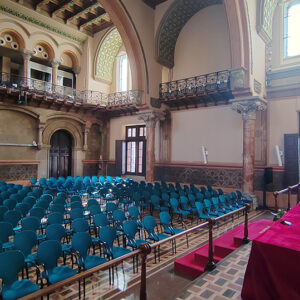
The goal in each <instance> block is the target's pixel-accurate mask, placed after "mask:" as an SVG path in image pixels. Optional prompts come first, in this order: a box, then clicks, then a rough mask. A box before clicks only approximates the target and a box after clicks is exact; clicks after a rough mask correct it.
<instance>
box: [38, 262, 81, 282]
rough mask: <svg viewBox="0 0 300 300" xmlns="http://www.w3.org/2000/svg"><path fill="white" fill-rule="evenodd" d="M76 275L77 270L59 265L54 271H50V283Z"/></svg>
mask: <svg viewBox="0 0 300 300" xmlns="http://www.w3.org/2000/svg"><path fill="white" fill-rule="evenodd" d="M43 273H44V272H43ZM74 275H76V271H75V270H73V269H71V268H69V267H67V266H59V267H55V268H53V269H52V271H51V272H49V275H48V280H49V282H50V283H56V282H59V281H62V280H64V279H67V278H69V277H71V276H74Z"/></svg>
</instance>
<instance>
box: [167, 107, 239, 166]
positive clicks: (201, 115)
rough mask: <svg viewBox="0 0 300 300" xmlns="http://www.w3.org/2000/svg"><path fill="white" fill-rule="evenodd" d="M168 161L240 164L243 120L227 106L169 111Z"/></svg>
mask: <svg viewBox="0 0 300 300" xmlns="http://www.w3.org/2000/svg"><path fill="white" fill-rule="evenodd" d="M171 117H172V130H171V149H172V150H171V160H172V161H173V162H176V161H179V162H198V163H199V162H203V158H202V153H201V146H205V148H206V150H207V151H208V162H209V163H242V153H243V121H242V118H241V116H240V115H239V114H237V113H236V112H234V111H233V110H232V109H231V107H230V106H220V107H206V108H201V109H197V110H196V109H195V110H188V111H178V112H175V111H174V112H172V116H171Z"/></svg>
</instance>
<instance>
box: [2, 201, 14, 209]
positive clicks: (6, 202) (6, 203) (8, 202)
mask: <svg viewBox="0 0 300 300" xmlns="http://www.w3.org/2000/svg"><path fill="white" fill-rule="evenodd" d="M3 205H5V206H6V207H7V208H8V209H9V210H13V209H14V208H15V207H16V205H17V201H16V200H15V199H5V200H4V201H3Z"/></svg>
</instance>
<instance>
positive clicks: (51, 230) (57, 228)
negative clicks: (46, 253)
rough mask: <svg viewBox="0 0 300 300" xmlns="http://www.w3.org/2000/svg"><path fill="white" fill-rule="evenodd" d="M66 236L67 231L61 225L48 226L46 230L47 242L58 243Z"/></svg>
mask: <svg viewBox="0 0 300 300" xmlns="http://www.w3.org/2000/svg"><path fill="white" fill-rule="evenodd" d="M65 235H66V230H65V228H64V227H63V226H62V225H61V224H52V225H48V226H47V228H46V237H47V240H56V241H58V242H60V241H61V239H62V238H63V237H64V236H65Z"/></svg>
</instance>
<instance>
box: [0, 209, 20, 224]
mask: <svg viewBox="0 0 300 300" xmlns="http://www.w3.org/2000/svg"><path fill="white" fill-rule="evenodd" d="M21 219H22V215H21V213H20V211H18V210H9V211H7V212H6V213H5V214H4V217H3V220H4V221H5V222H9V223H11V225H12V226H13V227H16V226H17V225H18V223H19V221H20V220H21Z"/></svg>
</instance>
